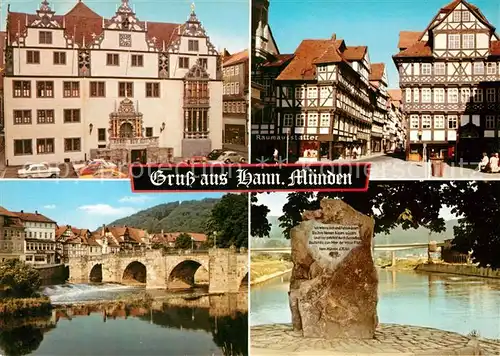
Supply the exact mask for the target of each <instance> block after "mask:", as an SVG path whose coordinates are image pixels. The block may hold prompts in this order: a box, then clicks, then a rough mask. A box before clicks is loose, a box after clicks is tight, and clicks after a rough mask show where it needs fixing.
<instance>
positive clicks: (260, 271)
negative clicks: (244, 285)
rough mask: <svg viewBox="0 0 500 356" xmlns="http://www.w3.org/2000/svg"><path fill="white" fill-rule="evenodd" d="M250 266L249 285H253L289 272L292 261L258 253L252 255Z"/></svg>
mask: <svg viewBox="0 0 500 356" xmlns="http://www.w3.org/2000/svg"><path fill="white" fill-rule="evenodd" d="M250 266H251V267H250V268H251V269H250V285H251V286H253V285H256V284H259V283H263V282H266V281H268V280H270V279H273V278H276V277H279V276H282V275H284V274H286V273H289V272H290V271H291V270H292V267H293V263H292V262H291V261H286V260H284V259H282V258H279V257H275V256H271V255H259V256H255V257H252V260H251V264H250Z"/></svg>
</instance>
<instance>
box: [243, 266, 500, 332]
mask: <svg viewBox="0 0 500 356" xmlns="http://www.w3.org/2000/svg"><path fill="white" fill-rule="evenodd" d="M288 284H289V276H287V277H286V278H284V279H282V280H280V279H275V280H273V281H270V282H269V283H266V284H263V285H260V286H255V287H252V292H251V307H252V314H251V325H259V324H268V323H289V322H290V320H291V316H290V311H289V306H288V294H287V293H288ZM378 315H379V320H380V322H382V323H396V324H407V325H416V326H424V327H432V328H438V329H442V330H448V331H454V332H458V333H461V334H465V335H466V334H468V333H470V332H471V331H472V330H477V331H478V332H479V334H480V335H481V336H483V337H487V338H494V339H498V338H500V280H495V279H487V278H477V277H466V276H458V275H446V274H439V273H436V274H432V273H417V272H414V271H393V270H387V269H381V270H380V271H379V303H378Z"/></svg>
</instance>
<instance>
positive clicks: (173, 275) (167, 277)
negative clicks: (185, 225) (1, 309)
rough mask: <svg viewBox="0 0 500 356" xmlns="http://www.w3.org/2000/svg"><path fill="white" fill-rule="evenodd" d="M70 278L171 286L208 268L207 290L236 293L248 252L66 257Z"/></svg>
mask: <svg viewBox="0 0 500 356" xmlns="http://www.w3.org/2000/svg"><path fill="white" fill-rule="evenodd" d="M66 265H67V266H68V267H69V281H70V282H73V283H81V282H92V281H94V282H107V283H123V284H130V283H142V284H145V285H146V288H156V289H174V288H179V287H187V286H193V285H194V281H195V279H194V276H195V273H196V271H197V270H198V269H199V268H204V269H205V270H206V271H208V275H209V278H208V284H209V293H211V294H219V293H237V292H238V291H239V290H240V286H241V285H242V282H243V281H244V280H247V279H248V253H247V252H246V250H242V251H241V252H240V251H238V250H236V249H232V248H229V249H220V248H215V249H210V250H208V251H179V252H178V253H176V254H165V253H163V252H162V251H160V250H146V251H141V252H131V253H117V254H106V255H98V256H81V257H72V258H69V260H68V262H67V263H66Z"/></svg>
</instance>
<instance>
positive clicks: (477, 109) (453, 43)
mask: <svg viewBox="0 0 500 356" xmlns="http://www.w3.org/2000/svg"><path fill="white" fill-rule="evenodd" d="M398 47H399V53H398V54H396V55H395V56H394V57H393V58H394V62H395V64H396V66H397V68H398V70H399V77H400V87H401V89H402V91H403V100H404V106H403V108H404V111H405V113H406V114H407V116H408V118H409V135H408V138H409V145H408V146H409V147H408V152H407V153H408V154H407V158H408V159H410V160H422V159H426V158H428V157H430V156H438V157H442V158H444V159H452V158H454V159H455V160H456V161H457V162H460V161H479V160H480V158H481V153H482V152H488V153H492V152H498V150H499V149H500V140H499V138H500V136H499V132H500V115H499V112H500V111H499V109H500V86H499V82H498V81H499V79H500V72H499V70H500V68H499V65H500V41H499V37H498V35H497V34H496V33H495V27H494V26H493V25H492V24H491V23H490V22H489V21H488V19H486V17H485V16H484V15H483V14H482V13H481V11H480V10H479V8H478V7H476V6H475V5H473V4H471V3H469V2H467V1H465V0H454V1H452V2H451V3H449V4H448V5H446V6H444V7H443V8H441V9H440V10H439V11H438V13H437V14H436V16H435V17H434V18H433V19H432V20H431V22H430V24H429V25H428V26H427V28H425V29H424V30H423V31H417V32H411V31H403V32H401V33H400V37H399V46H398Z"/></svg>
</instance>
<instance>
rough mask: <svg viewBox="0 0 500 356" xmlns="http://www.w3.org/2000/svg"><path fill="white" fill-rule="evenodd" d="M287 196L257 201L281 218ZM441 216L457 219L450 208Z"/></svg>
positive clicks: (267, 196) (266, 196)
mask: <svg viewBox="0 0 500 356" xmlns="http://www.w3.org/2000/svg"><path fill="white" fill-rule="evenodd" d="M359 194H363V193H359ZM287 195H288V193H271V194H266V193H263V194H259V195H257V199H258V203H259V204H264V205H266V206H267V207H268V208H269V210H270V212H269V214H268V215H269V216H281V215H283V205H285V204H286V202H287ZM439 214H440V216H441V217H442V218H443V219H445V220H453V219H456V218H457V217H456V216H455V215H453V214H452V213H451V209H450V208H448V207H443V208H441V211H440V212H439Z"/></svg>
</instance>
